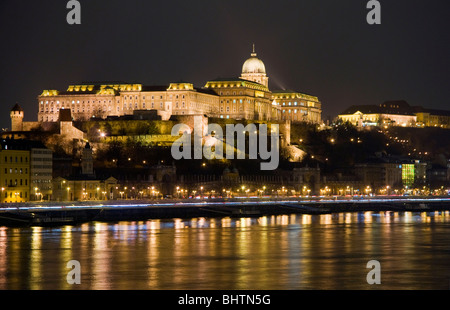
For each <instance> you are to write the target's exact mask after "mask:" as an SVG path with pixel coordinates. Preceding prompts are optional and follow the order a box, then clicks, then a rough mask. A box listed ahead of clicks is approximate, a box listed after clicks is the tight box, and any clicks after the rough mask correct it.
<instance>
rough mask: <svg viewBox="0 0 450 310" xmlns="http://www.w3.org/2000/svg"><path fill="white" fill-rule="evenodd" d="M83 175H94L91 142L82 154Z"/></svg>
mask: <svg viewBox="0 0 450 310" xmlns="http://www.w3.org/2000/svg"><path fill="white" fill-rule="evenodd" d="M81 174H83V175H94V159H93V157H92V149H91V146H90V145H89V142H87V143H86V145H85V147H84V149H83V153H82V154H81Z"/></svg>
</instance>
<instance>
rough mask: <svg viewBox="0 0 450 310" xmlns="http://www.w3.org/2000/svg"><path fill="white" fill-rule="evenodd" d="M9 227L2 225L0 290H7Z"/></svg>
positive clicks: (0, 232)
mask: <svg viewBox="0 0 450 310" xmlns="http://www.w3.org/2000/svg"><path fill="white" fill-rule="evenodd" d="M7 231H8V228H6V227H0V290H6V289H7V287H6V284H7V268H8V265H7V261H8V238H7Z"/></svg>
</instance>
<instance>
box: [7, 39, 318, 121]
mask: <svg viewBox="0 0 450 310" xmlns="http://www.w3.org/2000/svg"><path fill="white" fill-rule="evenodd" d="M38 105H39V112H38V121H39V122H40V123H43V122H57V121H58V117H59V111H60V110H61V109H70V110H71V114H72V117H73V120H75V121H78V120H81V121H83V120H89V119H91V118H107V117H114V116H124V115H133V113H134V111H136V110H153V111H156V113H157V115H158V116H159V117H160V118H161V119H162V120H168V119H170V117H171V116H172V115H194V114H203V115H206V116H208V117H218V118H230V119H250V120H275V121H276V120H279V121H282V120H291V121H294V122H295V121H306V122H313V123H320V122H321V113H322V112H321V111H322V109H321V103H320V101H319V99H318V98H317V97H315V96H310V95H306V94H302V93H300V92H296V91H271V90H270V89H269V77H268V76H267V73H266V68H265V65H264V63H263V61H262V60H261V59H259V58H258V57H257V54H256V53H255V50H254V48H253V52H252V53H251V57H250V58H248V59H247V60H246V61H245V62H244V64H243V66H242V72H241V76H240V77H234V78H225V79H223V78H221V79H215V80H211V81H208V82H207V83H206V84H205V86H204V87H202V88H196V87H194V85H193V84H192V83H188V82H177V83H170V84H169V85H161V86H146V85H143V84H139V83H134V84H130V83H123V82H110V83H95V82H93V83H83V84H77V85H70V86H69V87H68V88H67V89H66V90H65V91H58V90H44V91H43V92H42V94H41V95H40V96H38ZM18 122H20V120H18V119H17V117H15V118H14V127H15V128H18V127H20V125H18Z"/></svg>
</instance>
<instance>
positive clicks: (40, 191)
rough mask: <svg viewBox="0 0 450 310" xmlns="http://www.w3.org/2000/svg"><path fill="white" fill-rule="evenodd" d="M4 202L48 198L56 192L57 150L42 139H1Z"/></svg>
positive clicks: (2, 198)
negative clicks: (54, 160)
mask: <svg viewBox="0 0 450 310" xmlns="http://www.w3.org/2000/svg"><path fill="white" fill-rule="evenodd" d="M0 152H1V158H0V170H1V171H0V186H1V191H2V193H1V201H2V202H25V201H36V200H43V199H45V200H48V199H50V198H51V195H52V171H53V163H52V158H53V153H52V151H51V150H49V149H47V148H46V147H45V146H44V145H43V144H42V143H41V142H38V141H31V140H14V139H4V140H2V141H1V151H0Z"/></svg>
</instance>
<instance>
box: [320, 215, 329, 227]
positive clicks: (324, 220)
mask: <svg viewBox="0 0 450 310" xmlns="http://www.w3.org/2000/svg"><path fill="white" fill-rule="evenodd" d="M319 222H320V224H322V225H330V224H331V223H332V216H331V214H321V215H320V217H319Z"/></svg>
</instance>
